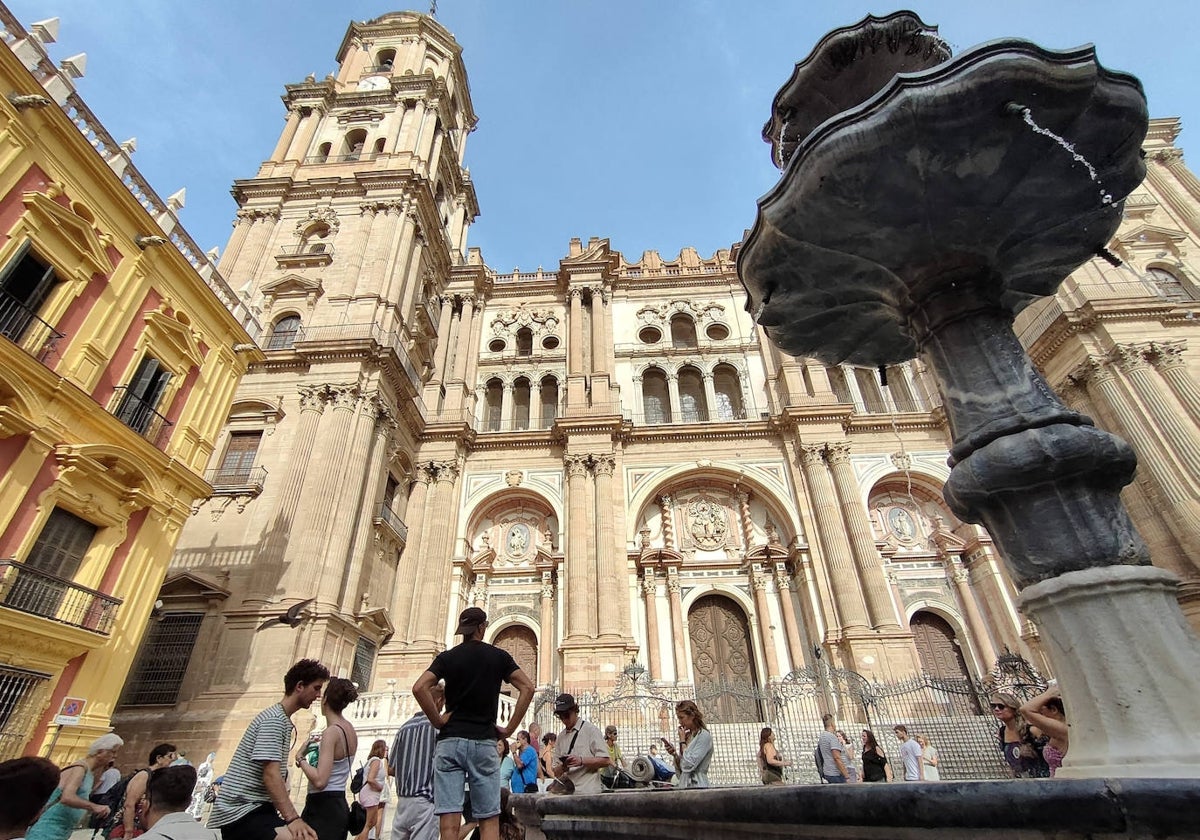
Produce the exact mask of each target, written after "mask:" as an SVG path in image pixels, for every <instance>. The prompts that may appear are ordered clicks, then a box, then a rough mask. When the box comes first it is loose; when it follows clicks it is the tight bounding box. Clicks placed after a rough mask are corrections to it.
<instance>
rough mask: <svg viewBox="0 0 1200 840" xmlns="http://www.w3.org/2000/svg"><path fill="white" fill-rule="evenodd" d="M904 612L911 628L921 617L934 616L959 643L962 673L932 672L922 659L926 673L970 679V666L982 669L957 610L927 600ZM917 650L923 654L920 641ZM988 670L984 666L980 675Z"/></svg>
mask: <svg viewBox="0 0 1200 840" xmlns="http://www.w3.org/2000/svg"><path fill="white" fill-rule="evenodd" d="M904 612H905V622H906V623H907V625H908V626H909V628H912V625H913V621H914V620H916V619H917V618H918V616H919V615H921V614H925V615H929V616H933V617H934V618H935V619H937V620H939V621H940V622H942V623H944V624H945V626H946V628H948V629H949V630H950V633H951V636H952V638H953V640H954V641H956V642H957V643H958V654H957V655H958V658H959V661H960V663H961V673H959V674H955V673H942V672H940V671H938V670H937V669H933V670H931V669H930V668H929V667H927V665H926V662H925V660H924V659H922V660H921V668H922V670H923V671H924V672H926V673H927V674H930V675H932V676H939V677H946V678H953V679H970V678H971V676H972V675H971V670H970V666H971V665H972V664H974V665H975V667H976V669H980V668H981V665H983V663H981V662H980V660H979V657H978V656H977V655H976V651H975V647H974V644H973V643H972V640H971V638H970V636H969V635H968V633H967V631H966V628H965V626H964V625H963V622H962V618H961V616H959V614H958V611H957V610H955V609H953V608H952V607H949V606H947V605H946V604H944V603H941V602H940V601H937V600H933V599H929V598H925V599H922V600H920V601H917V602H914V603H912V604H908V605H907V606H906V607H905V611H904ZM917 649H918V653H922V652H923V651H922V649H921V644H920V640H918V641H917ZM986 670H987V667H986V666H984V667H983V668H982V670H979V673H983V672H985V671H986Z"/></svg>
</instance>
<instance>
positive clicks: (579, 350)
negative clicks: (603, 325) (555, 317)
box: [567, 289, 583, 375]
mask: <svg viewBox="0 0 1200 840" xmlns="http://www.w3.org/2000/svg"><path fill="white" fill-rule="evenodd" d="M567 295H568V296H569V297H570V301H571V303H570V307H571V308H570V315H569V316H568V318H569V320H568V321H567V330H568V331H569V337H568V342H567V350H568V354H567V373H568V374H571V375H580V374H582V373H583V300H582V297H583V290H582V289H571V290H570V291H569V292H567Z"/></svg>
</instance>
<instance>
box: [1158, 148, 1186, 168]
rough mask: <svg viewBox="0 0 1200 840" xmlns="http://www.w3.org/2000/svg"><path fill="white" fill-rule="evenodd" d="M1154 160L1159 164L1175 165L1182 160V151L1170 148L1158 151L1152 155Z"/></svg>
mask: <svg viewBox="0 0 1200 840" xmlns="http://www.w3.org/2000/svg"><path fill="white" fill-rule="evenodd" d="M1153 157H1154V160H1156V161H1158V162H1159V163H1161V164H1164V165H1166V166H1170V165H1171V164H1172V163H1177V162H1180V161H1182V160H1183V149H1179V148H1176V147H1175V146H1171V147H1169V148H1166V149H1159V150H1158V151H1157V152H1155V153H1154V155H1153Z"/></svg>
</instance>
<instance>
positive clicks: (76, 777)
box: [25, 732, 125, 840]
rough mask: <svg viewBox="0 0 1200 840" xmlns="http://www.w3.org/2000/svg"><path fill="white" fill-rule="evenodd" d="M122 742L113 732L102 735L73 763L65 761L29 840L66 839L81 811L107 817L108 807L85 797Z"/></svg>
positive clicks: (29, 835)
mask: <svg viewBox="0 0 1200 840" xmlns="http://www.w3.org/2000/svg"><path fill="white" fill-rule="evenodd" d="M124 743H125V742H124V741H123V740H121V737H120V736H119V735H117V734H116V733H115V732H109V733H108V734H107V735H101V736H100V737H99V738H97V739H96V740H95V741H92V745H91V746H90V747H88V754H87V755H86V756H84V757H83V758H82V759H80V760H79V761H76V762H75V763H74V764H68V765H67V766H66V767H64V768H63V769H62V772H61V773H60V774H59V777H58V787H57V788H55V789H54V792H53V793H52V794H50V800H49V802H48V803H47V805H48V807H47V808H46V810H45V811H44V812H42V816H41V817H40V818H39V819H38V821H37V822H35V823H34V824H33V827H32V828H30V829H29V833H28V834H26V835H25V836H26V837H27V838H31V839H32V840H67V838H68V837H70V836H71V832H72V831H74V830H75V826H77V825H78V824H79V820H80V818H82V817H83V816H84V814H89V813H90V814H92V815H94V816H97V817H101V818H103V817H107V816H108V806H107V805H100V804H97V803H95V802H92V801H91V800H90V799H88V797H89V796H91V795H92V784H93V781H94V780H95V773H96V771H97V770H99V769H101V768H103V767H107V766H108V763H109V762H110V761H113V760H114V759H115V758H116V757H117V751H118V750H120V749H121V745H122V744H124Z"/></svg>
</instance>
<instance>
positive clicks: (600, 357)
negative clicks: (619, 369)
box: [588, 289, 608, 374]
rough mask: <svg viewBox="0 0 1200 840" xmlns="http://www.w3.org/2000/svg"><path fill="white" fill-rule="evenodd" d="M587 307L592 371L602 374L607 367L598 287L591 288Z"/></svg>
mask: <svg viewBox="0 0 1200 840" xmlns="http://www.w3.org/2000/svg"><path fill="white" fill-rule="evenodd" d="M588 308H589V310H590V311H591V319H590V323H589V326H590V327H591V333H592V335H591V339H592V373H595V374H602V373H606V372H607V369H608V368H607V365H606V364H605V361H606V360H605V358H604V320H603V318H604V306H603V304H602V303H601V302H600V290H599V289H592V298H591V301H590V302H589V304H588Z"/></svg>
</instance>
